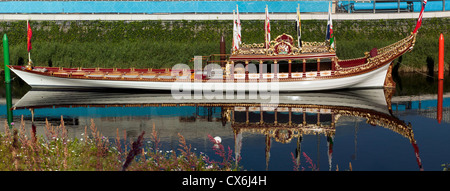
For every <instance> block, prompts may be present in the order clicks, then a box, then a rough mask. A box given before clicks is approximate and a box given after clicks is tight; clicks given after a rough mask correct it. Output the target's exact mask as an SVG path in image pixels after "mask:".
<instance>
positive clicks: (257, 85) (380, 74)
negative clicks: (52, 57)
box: [11, 63, 390, 92]
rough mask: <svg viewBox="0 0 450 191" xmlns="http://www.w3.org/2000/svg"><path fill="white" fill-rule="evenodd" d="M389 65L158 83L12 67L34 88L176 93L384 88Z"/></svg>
mask: <svg viewBox="0 0 450 191" xmlns="http://www.w3.org/2000/svg"><path fill="white" fill-rule="evenodd" d="M389 65H390V63H389V64H385V65H384V66H382V67H380V68H378V69H376V70H373V71H371V72H367V73H364V74H360V75H354V76H349V77H340V78H332V79H311V80H303V81H288V82H284V81H281V82H273V81H272V82H267V83H264V82H239V81H238V82H234V83H233V82H228V83H225V82H224V83H219V82H204V83H202V82H186V81H184V82H183V81H181V82H177V81H175V82H158V81H129V80H106V79H105V80H97V79H74V78H63V77H54V76H47V75H39V74H35V73H30V72H26V71H22V70H17V69H14V68H11V70H12V71H13V72H14V73H16V74H17V75H18V76H19V77H20V78H22V79H23V80H24V81H25V82H26V83H27V84H29V85H30V86H31V87H39V88H120V89H144V90H169V91H170V90H172V89H173V90H174V91H178V92H181V91H203V92H228V91H260V92H261V91H265V92H267V91H269V92H271V91H272V92H273V91H279V92H287V91H316V90H332V89H345V88H372V87H383V86H384V81H385V78H386V73H387V71H388V68H389Z"/></svg>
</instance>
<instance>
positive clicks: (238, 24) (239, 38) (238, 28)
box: [236, 5, 242, 45]
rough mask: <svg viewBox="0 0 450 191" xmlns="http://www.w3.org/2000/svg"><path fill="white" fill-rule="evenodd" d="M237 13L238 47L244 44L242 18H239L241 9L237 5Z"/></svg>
mask: <svg viewBox="0 0 450 191" xmlns="http://www.w3.org/2000/svg"><path fill="white" fill-rule="evenodd" d="M236 13H237V23H236V27H237V40H238V45H241V44H242V39H241V18H240V17H239V7H238V5H236Z"/></svg>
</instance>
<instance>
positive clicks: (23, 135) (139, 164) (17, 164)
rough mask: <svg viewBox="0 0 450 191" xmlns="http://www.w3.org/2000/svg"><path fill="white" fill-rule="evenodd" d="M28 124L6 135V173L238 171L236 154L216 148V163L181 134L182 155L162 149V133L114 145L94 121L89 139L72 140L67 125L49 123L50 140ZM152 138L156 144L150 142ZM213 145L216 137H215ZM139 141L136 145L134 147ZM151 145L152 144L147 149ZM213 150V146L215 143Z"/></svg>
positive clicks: (1, 142) (1, 166)
mask: <svg viewBox="0 0 450 191" xmlns="http://www.w3.org/2000/svg"><path fill="white" fill-rule="evenodd" d="M25 125H26V124H25V123H24V121H23V119H22V121H21V123H20V124H16V125H15V126H16V127H17V128H18V129H16V128H14V129H12V130H10V129H9V128H8V127H7V125H6V121H5V129H4V132H3V133H0V161H2V162H1V163H0V170H1V171H91V170H96V171H118V170H131V171H144V170H145V171H192V170H194V171H222V170H225V171H230V170H239V169H240V167H238V166H235V161H234V160H233V158H232V157H231V156H232V152H231V150H230V149H229V148H228V150H227V151H225V148H224V147H223V145H222V144H219V145H218V146H217V147H212V149H214V151H215V152H216V154H217V155H219V158H220V160H218V161H214V160H212V159H210V157H209V156H207V155H206V154H203V153H200V154H197V153H194V152H193V151H192V148H191V146H190V145H188V144H187V143H186V140H185V139H184V137H183V136H182V135H180V134H178V136H179V145H178V150H177V151H173V152H166V151H162V150H160V146H161V145H160V144H161V143H160V142H159V138H158V134H157V133H156V131H155V128H153V132H151V133H150V135H147V134H146V133H145V132H144V131H143V132H142V133H141V134H140V136H139V137H138V138H137V140H128V141H127V139H126V135H125V134H124V135H123V137H122V135H120V133H119V132H117V137H116V138H115V139H114V140H111V139H108V138H106V137H104V136H103V135H102V134H101V133H100V132H99V131H97V128H96V127H95V124H94V123H93V121H91V124H90V127H86V128H85V132H84V133H83V134H82V136H83V138H80V139H77V138H75V139H69V138H68V136H67V135H68V134H67V129H66V128H65V126H64V121H63V119H62V118H61V125H59V126H53V125H51V124H49V123H48V122H46V126H45V127H39V128H44V129H45V137H43V136H41V137H39V136H37V135H36V126H34V125H32V128H31V131H30V132H26V130H25ZM144 136H148V137H150V139H146V138H144ZM210 140H211V141H214V138H212V137H210ZM131 141H133V142H131ZM144 141H145V142H151V144H150V146H148V147H144V146H143V145H144ZM211 145H213V143H211Z"/></svg>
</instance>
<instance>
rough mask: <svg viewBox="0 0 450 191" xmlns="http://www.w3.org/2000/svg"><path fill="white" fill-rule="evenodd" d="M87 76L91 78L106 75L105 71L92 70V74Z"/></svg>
mask: <svg viewBox="0 0 450 191" xmlns="http://www.w3.org/2000/svg"><path fill="white" fill-rule="evenodd" d="M86 76H87V77H90V78H103V77H104V76H105V73H104V72H100V71H94V72H91V73H90V74H88V75H86Z"/></svg>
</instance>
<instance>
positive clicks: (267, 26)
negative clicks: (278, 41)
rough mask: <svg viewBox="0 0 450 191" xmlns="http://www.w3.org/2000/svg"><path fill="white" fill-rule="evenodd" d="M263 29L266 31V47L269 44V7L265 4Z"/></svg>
mask: <svg viewBox="0 0 450 191" xmlns="http://www.w3.org/2000/svg"><path fill="white" fill-rule="evenodd" d="M264 28H265V31H266V49H267V48H269V46H270V19H269V8H268V7H267V5H266V23H265V26H264Z"/></svg>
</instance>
